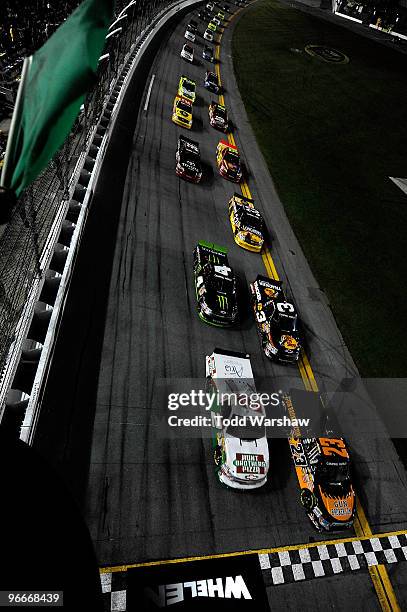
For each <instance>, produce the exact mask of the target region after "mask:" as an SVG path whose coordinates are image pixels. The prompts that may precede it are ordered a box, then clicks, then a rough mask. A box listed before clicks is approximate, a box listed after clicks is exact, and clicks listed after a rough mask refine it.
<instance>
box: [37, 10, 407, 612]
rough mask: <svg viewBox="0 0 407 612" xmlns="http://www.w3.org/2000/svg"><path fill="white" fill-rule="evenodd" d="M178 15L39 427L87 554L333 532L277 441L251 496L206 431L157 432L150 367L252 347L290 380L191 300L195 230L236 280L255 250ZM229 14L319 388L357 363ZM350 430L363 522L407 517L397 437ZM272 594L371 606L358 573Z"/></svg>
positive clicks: (237, 124) (225, 66)
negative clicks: (275, 180) (277, 181)
mask: <svg viewBox="0 0 407 612" xmlns="http://www.w3.org/2000/svg"><path fill="white" fill-rule="evenodd" d="M247 10H250V8H249V9H247ZM187 21H188V17H185V18H183V20H182V22H181V23H179V24H177V25H176V27H175V28H172V29H171V30H170V31H168V32H167V33H166V34H165V35H164V36H163V39H162V41H161V46H160V48H159V50H158V53H157V55H156V57H155V60H154V62H153V65H152V67H151V70H150V73H149V75H148V76H147V78H146V80H145V90H144V93H143V95H142V97H141V102H142V103H141V105H140V111H139V112H138V113H137V111H136V109H137V105H136V95H135V98H134V101H130V102H128V103H127V106H126V113H127V114H126V117H125V119H123V117H121V119H120V121H121V123H120V126H119V135H118V136H117V135H116V142H115V143H113V145H112V150H111V152H110V154H109V155H108V159H107V161H106V164H109V165H108V167H107V172H105V177H104V178H102V180H101V183H100V185H99V186H98V189H97V190H96V192H95V197H94V200H95V201H94V203H93V207H92V211H91V216H90V218H89V221H88V227H87V233H86V235H85V241H84V246H83V247H81V252H80V253H79V256H78V262H77V266H76V271H75V275H74V279H73V281H72V286H71V291H70V296H69V300H68V304H67V306H66V312H65V317H64V319H65V320H64V323H63V326H62V329H61V332H60V335H59V339H58V343H57V347H56V349H55V355H54V360H53V366H52V369H51V372H50V376H49V382H48V386H47V390H46V394H45V397H44V402H43V410H42V417H41V420H40V426H39V432H38V436H37V440H36V447H37V448H38V449H39V450H40V451H41V452H42V453H43V454H44V455H45V456H46V457H47V458H48V459H50V460H51V461H52V463H53V464H54V465H56V466H57V468H58V469H59V470H60V473H61V474H62V476H63V477H64V478H65V480H66V481H67V482H68V484H69V485H70V487H71V489H72V490H73V492H74V494H75V496H76V498H77V500H78V502H79V504H80V505H81V506H82V507H83V508H84V512H85V516H86V519H87V522H88V525H89V528H90V531H91V536H92V539H93V541H94V544H95V547H96V553H97V558H98V562H99V564H100V565H115V564H122V563H137V562H143V561H149V560H155V559H170V558H175V557H189V556H196V555H210V554H216V553H225V552H231V551H238V550H253V549H264V548H270V547H276V546H283V545H290V544H297V543H306V542H309V541H314V540H315V541H318V540H322V539H332V538H333V537H336V535H337V534H335V535H334V536H332V534H329V535H324V534H318V533H316V532H315V531H314V530H313V528H312V526H311V524H310V523H309V521H308V519H307V517H306V515H305V513H304V511H303V509H302V507H301V506H300V504H299V489H298V485H297V481H296V477H295V473H294V470H293V469H292V465H291V462H290V457H289V454H288V445H287V443H286V441H285V440H274V441H272V442H271V444H270V447H271V448H270V450H271V472H270V476H271V479H270V482H269V483H268V484H267V485H266V487H264V488H263V489H260V490H258V491H256V492H251V493H247V494H246V493H240V492H235V491H232V490H227V489H224V488H222V487H220V486H219V484H218V483H217V481H216V480H215V475H214V469H213V462H212V453H211V445H210V441H209V440H208V439H203V438H201V439H193V440H190V439H183V440H169V439H165V438H163V437H162V436H160V434H159V432H158V427H157V423H158V421H159V419H160V418H162V417H163V416H165V414H166V411H167V407H166V404H165V397H164V395H163V389H162V387H161V386H160V381H161V380H162V379H180V378H185V379H189V378H201V379H202V378H203V377H204V372H205V370H204V368H205V355H207V354H210V353H211V352H212V351H213V349H214V347H217V346H219V347H223V348H228V349H232V350H238V351H246V352H248V353H250V355H251V360H252V366H253V370H254V373H255V377H256V378H258V379H275V380H276V379H277V380H278V381H279V383H281V384H282V385H283V384H285V383H287V382H289V383H290V384H291V385H293V384H294V385H295V386H298V388H301V387H302V386H303V383H302V380H301V377H300V374H299V372H298V369H297V368H296V367H295V366H279V365H275V364H272V363H271V362H270V361H268V360H267V359H266V357H265V356H264V355H263V353H262V351H261V349H260V344H259V340H258V337H257V334H256V330H255V328H254V324H253V322H252V320H251V319H250V317H249V318H248V319H247V320H246V321H245V322H244V323H243V325H242V327H241V328H240V329H238V330H222V329H218V328H214V327H211V326H208V325H205V324H204V323H202V322H201V321H200V320H199V318H198V316H197V312H196V302H195V294H194V284H193V275H192V252H193V249H194V247H195V245H196V243H197V242H198V240H201V239H205V240H208V241H210V242H215V243H217V244H221V245H224V246H226V247H227V248H228V249H229V261H230V263H231V265H232V266H233V268H234V269H235V270H236V271H237V272H238V273H239V274H240V277H241V280H242V283H243V285H245V284H247V282H249V281H251V280H253V279H254V278H255V277H256V276H257V274H259V273H260V274H265V273H266V271H265V268H264V264H263V262H262V258H261V256H260V255H257V254H252V253H249V252H246V251H243V250H242V249H240V248H239V247H238V246H237V245H235V243H234V241H233V238H232V233H231V228H230V224H229V220H228V216H227V202H228V200H229V198H230V196H231V195H232V194H233V192H234V191H238V189H236V187H237V186H236V185H234V184H232V183H230V182H228V181H226V180H224V179H222V178H221V177H220V176H219V175H218V173H217V170H216V166H215V149H216V145H217V143H218V141H219V140H220V138H222V134H220V133H219V132H217V131H215V130H214V129H213V128H211V127H210V125H209V121H208V114H207V107H208V104H209V102H210V100H211V99H213V98H214V96H212V95H211V94H210V93H209V92H207V91H206V90H205V89H204V87H203V77H204V72H205V67H206V65H207V64H208V63H207V62H205V61H204V60H202V59H201V52H202V46H203V39H202V38H198V39H197V41H196V43H194V45H193V46H194V48H195V51H196V61H195V63H194V65H190V64H187V63H186V62H185V61H184V60H182V59H181V58H180V55H179V53H180V50H181V46H182V44H184V42H185V39H184V37H183V35H184V32H185V24H186V23H187ZM232 27H233V22H231V23H230V24H229V26H228V27H227V28H226V29H225V32H224V35H223V38H222V44H221V51H220V64H219V66H220V71H221V75H222V82H223V85H224V96H225V103H226V105H227V107H228V110H229V113H230V116H231V119H232V122H233V126H234V129H233V133H234V137H235V140H236V142H237V144H238V146H239V150H240V152H241V154H242V156H243V159H244V162H245V165H246V167H247V182H248V185H249V186H250V190H251V193H252V195H253V198H254V199H255V201H256V204H257V207H258V208H259V209H260V210H261V211H262V213H263V215H264V217H265V219H266V223H267V225H268V228H269V229H270V234H271V245H272V246H271V251H272V256H273V260H274V262H275V264H276V267H277V269H278V271H279V274H280V277H281V278H282V279H283V281H285V284H286V286H287V287H288V288H289V292H292V294H293V295H294V296H295V301H296V303H297V306H298V308H299V309H300V312H301V316H302V318H303V320H304V322H305V325H306V328H307V346H308V352H309V355H310V360H311V363H312V367H313V370H314V373H315V376H316V378H317V380H318V381H323V385H324V387H325V388H326V387H327V386H328V385H329V381H332V385H333V386H332V388H335V384H336V381H338V380H340V379H341V378H343V377H348V376H350V375H351V374H352V373H354V372H355V367H354V364H353V362H352V360H351V358H350V356H349V354H348V352H347V350H346V347H345V346H344V343H343V340H342V338H341V336H340V334H339V332H338V330H337V328H336V325H335V322H334V319H333V317H332V314H331V312H330V309H329V307H328V306H327V304H326V300H325V299H324V295H323V293H322V292H321V290H320V289H319V287H318V284H317V282H316V281H315V279H314V278H313V276H312V274H311V272H310V270H309V268H308V265H307V263H306V260H305V258H304V256H303V254H302V251H301V249H300V247H299V245H298V243H297V241H296V239H295V237H294V235H293V233H292V231H291V229H290V227H289V224H288V222H287V219H286V217H285V214H284V211H283V208H282V206H281V203H280V202H279V200H278V196H277V194H276V193H275V190H274V187H273V184H272V181H271V178H270V176H269V174H268V171H267V168H266V166H265V163H264V160H263V158H262V157H261V154H260V153H259V151H258V149H257V145H256V142H255V140H254V136H253V134H252V132H251V129H250V126H249V123H248V120H247V117H246V114H245V112H244V108H243V104H242V102H241V99H240V96H239V93H238V90H237V86H236V82H235V79H234V76H233V66H232V60H231V46H230V43H231V35H232ZM201 29H202V26H201ZM181 74H186V75H188V76H190V77H191V78H193V79H194V80H196V82H197V85H198V87H197V93H198V96H197V101H196V103H195V105H194V127H193V129H192V131H191V132H188V131H186V130H182V128H180V127H178V126H176V125H175V124H174V123H172V122H171V119H170V117H171V110H172V102H173V99H174V96H175V94H176V91H177V85H178V80H179V77H180V75H181ZM152 75H155V79H154V84H153V86H152V89H151V97H150V100H149V106H148V110H147V112H145V111H144V110H143V107H144V103H145V97H146V93H147V90H148V87H149V84H150V80H151V77H152ZM181 133H184V134H186V135H187V136H190V137H191V138H193V139H195V140H198V141H199V143H200V147H201V156H202V161H203V163H204V167H205V178H204V180H203V182H202V184H200V185H194V184H190V183H187V182H185V181H182V180H181V179H179V178H178V177H177V176H176V175H175V172H174V168H175V149H176V144H177V139H178V136H179V134H181ZM315 224H316V228H317V220H315ZM320 386H321V385H320ZM356 440H357V441H356ZM356 440H355V441H354V444H353V448H352V450H353V453H352V456H353V458H354V461H355V468H356V469H355V472H356V480H357V486H358V493H359V495H360V497H361V500H362V503H363V507H364V509H365V511H366V515H367V519H368V522H369V525H370V528H371V530H372V532H373V533H377V532H385V531H386V532H389V531H393V530H397V529H404V528H405V527H406V525H407V488H406V477H405V472H404V469H403V467H402V466H401V464H400V463H399V461H398V458H397V455H396V454H395V451H394V449H393V447H392V445H391V444H390V443H389V442H387V441H385V440H377V441H372V440H365V439H363V438H357V439H356ZM344 535H345V536H348V535H349V536H351V535H354V534H353V532H350V533H349V532H347V533H346V534H344ZM338 537H340V536H339V535H338ZM78 561H79V560H78ZM406 566H407V564H405V563H398V564H395V565H394V567H392V568H391V571H389V575H390V577H391V582H392V585H393V588H394V591H395V595H396V597H397V600H398V603H399V605H400V607H401V608H402V609H403V607H404V606H405V605H406V604H407V587H406V585H407V580H406V571H407V567H406ZM270 597H272V602H273V608H274V609H282V608H288V609H292V610H295V609H299V608H300V607H301V608H302V609H311V608H312V609H323V608H324V609H327V608H328V609H351V608H353V609H362V610H376V609H377V610H379V609H380V605H379V603H378V599H377V596H376V593H375V590H374V588H373V585H372V581H371V578H370V576H369V573H368V572H364V571H360V572H359V573H355V574H351V575H345V576H339V577H333V578H327V579H324V580H315V581H308V582H306V583H301V585H298V584H290V585H286V586H282V587H278V589H276V588H275V589H274V590H273V591H272V594H271V595H270ZM307 601H309V606H308V605H307Z"/></svg>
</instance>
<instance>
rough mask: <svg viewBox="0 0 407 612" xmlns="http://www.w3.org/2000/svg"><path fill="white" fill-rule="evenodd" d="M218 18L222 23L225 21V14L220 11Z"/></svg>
mask: <svg viewBox="0 0 407 612" xmlns="http://www.w3.org/2000/svg"><path fill="white" fill-rule="evenodd" d="M216 17H217V18H218V19H220V20H221V21H223V20H224V19H225V13H222V11H219V13H218V14H217V15H216Z"/></svg>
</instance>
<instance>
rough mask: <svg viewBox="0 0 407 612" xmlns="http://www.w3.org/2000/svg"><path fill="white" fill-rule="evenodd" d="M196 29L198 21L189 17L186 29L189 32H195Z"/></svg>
mask: <svg viewBox="0 0 407 612" xmlns="http://www.w3.org/2000/svg"><path fill="white" fill-rule="evenodd" d="M197 29H198V22H197V21H195V19H191V20H190V22H189V23H188V25H187V30H190V31H191V32H195V33H196V31H197Z"/></svg>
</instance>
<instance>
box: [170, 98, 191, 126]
mask: <svg viewBox="0 0 407 612" xmlns="http://www.w3.org/2000/svg"><path fill="white" fill-rule="evenodd" d="M172 120H173V122H174V123H176V124H177V125H180V126H181V127H184V128H187V130H190V129H191V128H192V102H191V101H190V100H187V99H186V98H181V97H180V96H175V99H174V104H173V107H172Z"/></svg>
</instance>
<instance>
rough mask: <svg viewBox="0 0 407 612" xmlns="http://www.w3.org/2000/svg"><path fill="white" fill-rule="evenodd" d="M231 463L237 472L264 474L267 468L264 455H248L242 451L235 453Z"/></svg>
mask: <svg viewBox="0 0 407 612" xmlns="http://www.w3.org/2000/svg"><path fill="white" fill-rule="evenodd" d="M233 465H234V466H235V467H236V472H237V474H265V472H266V468H267V462H266V461H264V455H251V454H250V455H248V454H243V453H236V459H235V460H234V461H233Z"/></svg>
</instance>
